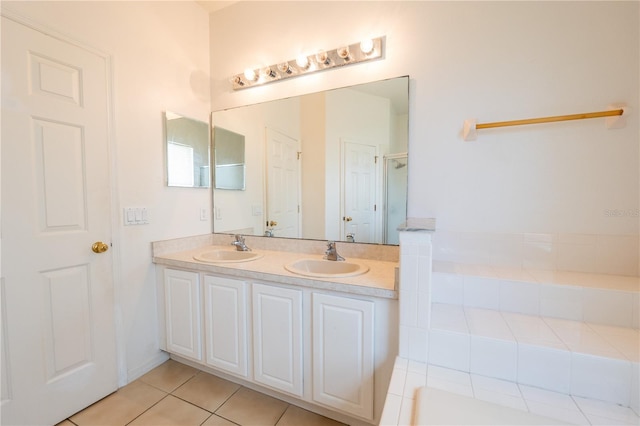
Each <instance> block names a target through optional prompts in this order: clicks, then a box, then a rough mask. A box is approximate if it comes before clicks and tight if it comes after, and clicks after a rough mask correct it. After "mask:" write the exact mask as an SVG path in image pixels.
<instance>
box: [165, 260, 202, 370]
mask: <svg viewBox="0 0 640 426" xmlns="http://www.w3.org/2000/svg"><path fill="white" fill-rule="evenodd" d="M164 300H165V311H166V312H165V315H166V322H167V324H166V327H167V351H169V352H171V353H175V354H179V355H182V356H185V357H188V358H192V359H195V360H198V361H201V360H202V344H201V343H202V339H201V337H200V280H199V276H198V274H197V273H196V272H187V271H176V270H174V269H165V270H164Z"/></svg>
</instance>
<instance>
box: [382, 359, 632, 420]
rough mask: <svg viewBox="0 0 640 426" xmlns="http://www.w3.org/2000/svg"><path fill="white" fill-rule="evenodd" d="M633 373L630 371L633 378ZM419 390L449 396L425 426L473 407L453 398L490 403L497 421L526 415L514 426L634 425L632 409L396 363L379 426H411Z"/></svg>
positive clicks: (422, 366) (430, 368)
mask: <svg viewBox="0 0 640 426" xmlns="http://www.w3.org/2000/svg"><path fill="white" fill-rule="evenodd" d="M637 373H638V372H637V370H636V371H635V374H636V376H637ZM424 386H426V387H427V388H429V389H433V390H438V392H445V393H446V394H448V395H450V398H448V399H449V403H447V406H446V407H444V409H443V410H440V411H441V413H440V416H439V417H438V416H437V415H436V418H432V419H430V421H429V423H427V424H453V423H452V422H451V420H452V419H451V415H449V414H450V413H453V415H454V417H455V416H457V417H459V414H460V413H459V412H460V411H469V410H474V409H477V404H469V403H468V402H466V403H465V402H464V400H461V399H460V398H457V399H456V397H458V396H462V397H466V398H473V399H475V400H478V401H483V402H486V403H491V404H495V408H494V409H493V410H492V412H493V413H494V414H497V417H503V416H500V408H502V409H503V410H505V411H507V410H511V409H514V410H520V411H522V412H523V413H524V412H526V413H529V414H531V416H530V417H529V418H528V421H526V422H523V423H518V424H545V425H550V424H576V425H636V426H637V425H638V424H640V417H639V416H638V412H639V411H638V408H637V407H635V408H634V409H633V410H632V409H631V408H628V407H622V406H620V405H617V404H614V403H611V402H605V401H598V400H595V399H591V398H584V397H579V396H570V395H567V394H564V393H559V392H553V391H549V390H545V389H541V388H539V387H535V386H529V385H526V384H519V383H513V382H509V381H505V380H500V379H497V378H491V377H485V376H482V375H480V374H475V373H468V372H462V371H456V370H453V369H449V368H443V367H440V366H435V365H426V364H423V363H418V362H415V361H408V360H406V359H401V358H398V359H397V360H396V363H395V366H394V369H393V375H392V376H391V382H390V383H389V391H388V394H387V400H386V402H385V408H384V411H383V413H382V418H381V420H380V425H383V426H386V425H413V424H415V423H414V413H415V411H416V404H417V403H419V402H418V400H417V397H418V395H419V394H418V392H419V391H420V390H421V388H422V387H424ZM467 401H469V400H467ZM445 402H446V401H445ZM634 410H635V411H634ZM442 412H444V413H442ZM467 414H468V415H469V417H470V418H475V419H476V420H477V419H478V417H477V416H475V415H474V414H476V413H475V412H474V411H470V412H468V413H467ZM479 414H482V413H479ZM537 416H543V417H545V418H546V419H539V418H537ZM525 419H526V417H525ZM482 424H513V423H512V422H508V423H504V422H500V421H499V419H498V418H496V419H495V421H493V422H491V423H482Z"/></svg>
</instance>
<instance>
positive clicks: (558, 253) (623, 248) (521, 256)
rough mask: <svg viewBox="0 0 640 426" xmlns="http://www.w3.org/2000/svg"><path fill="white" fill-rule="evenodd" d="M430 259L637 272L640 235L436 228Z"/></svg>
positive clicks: (592, 270) (562, 268)
mask: <svg viewBox="0 0 640 426" xmlns="http://www.w3.org/2000/svg"><path fill="white" fill-rule="evenodd" d="M433 244H434V246H433V254H434V260H436V261H445V262H457V263H465V264H476V265H491V266H499V267H518V268H522V267H523V268H532V269H547V270H567V271H579V272H589V273H603V274H617V275H629V276H638V273H639V272H640V265H639V264H638V263H639V262H638V258H639V245H640V243H639V238H638V235H601V234H564V233H557V234H532V233H512V234H505V233H477V232H456V231H446V230H438V232H436V233H435V234H434V237H433Z"/></svg>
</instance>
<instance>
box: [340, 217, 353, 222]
mask: <svg viewBox="0 0 640 426" xmlns="http://www.w3.org/2000/svg"><path fill="white" fill-rule="evenodd" d="M342 220H344V221H345V222H351V221H352V220H353V218H352V217H351V216H344V217H343V218H342Z"/></svg>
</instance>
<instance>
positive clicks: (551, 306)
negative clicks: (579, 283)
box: [540, 284, 582, 321]
mask: <svg viewBox="0 0 640 426" xmlns="http://www.w3.org/2000/svg"><path fill="white" fill-rule="evenodd" d="M540 315H542V316H545V317H556V318H564V319H570V320H576V321H581V320H582V288H580V287H571V286H561V285H549V284H542V285H540Z"/></svg>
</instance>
